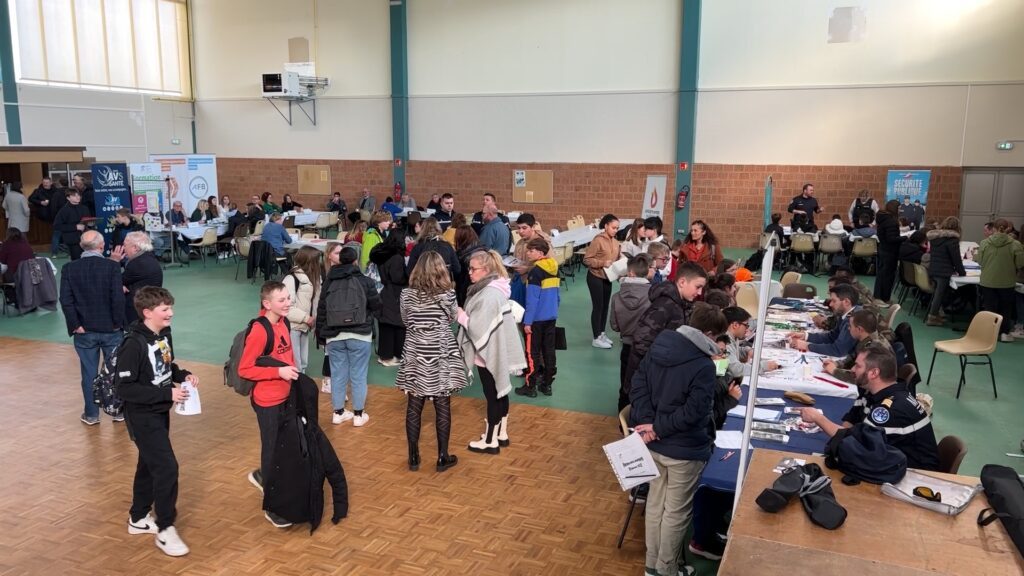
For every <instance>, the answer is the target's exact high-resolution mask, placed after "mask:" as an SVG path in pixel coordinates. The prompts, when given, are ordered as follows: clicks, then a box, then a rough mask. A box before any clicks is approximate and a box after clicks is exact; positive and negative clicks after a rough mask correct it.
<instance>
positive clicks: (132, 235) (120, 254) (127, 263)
mask: <svg viewBox="0 0 1024 576" xmlns="http://www.w3.org/2000/svg"><path fill="white" fill-rule="evenodd" d="M110 259H111V260H113V261H114V262H120V263H121V266H122V268H123V270H124V271H123V277H122V281H123V282H124V293H125V303H124V304H125V309H124V315H125V319H126V320H127V322H129V323H131V322H133V321H135V320H137V319H138V314H137V313H136V312H135V304H134V302H135V293H136V292H138V291H139V289H140V288H143V287H145V286H157V287H163V285H164V270H163V268H162V267H161V266H160V261H159V260H158V259H157V257H156V255H155V254H153V242H152V240H150V238H149V235H148V234H146V233H145V232H129V233H128V235H127V236H125V237H124V245H122V246H119V247H117V248H115V249H114V251H113V252H112V253H111V254H110Z"/></svg>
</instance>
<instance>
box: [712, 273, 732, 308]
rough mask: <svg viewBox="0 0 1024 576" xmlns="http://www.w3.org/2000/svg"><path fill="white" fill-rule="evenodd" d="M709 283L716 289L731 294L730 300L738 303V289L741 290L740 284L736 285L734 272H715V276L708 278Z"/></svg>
mask: <svg viewBox="0 0 1024 576" xmlns="http://www.w3.org/2000/svg"><path fill="white" fill-rule="evenodd" d="M708 285H710V286H711V287H712V288H714V289H716V290H721V291H722V292H725V293H726V294H728V295H729V301H730V302H732V303H733V304H735V303H736V291H737V290H739V286H737V285H736V277H735V276H733V275H732V273H730V272H719V273H718V274H715V276H714V278H711V279H709V280H708ZM731 305H732V304H730V306H731Z"/></svg>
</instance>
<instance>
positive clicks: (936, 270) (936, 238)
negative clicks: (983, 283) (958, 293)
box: [928, 230, 967, 278]
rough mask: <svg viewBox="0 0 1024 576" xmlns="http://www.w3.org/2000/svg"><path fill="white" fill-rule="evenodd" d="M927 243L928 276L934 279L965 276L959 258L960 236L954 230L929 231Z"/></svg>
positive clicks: (962, 262)
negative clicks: (928, 257)
mask: <svg viewBox="0 0 1024 576" xmlns="http://www.w3.org/2000/svg"><path fill="white" fill-rule="evenodd" d="M928 242H929V244H930V245H931V248H930V249H929V251H928V253H929V254H930V255H931V257H930V258H931V260H930V263H929V264H928V275H929V276H934V277H936V278H950V277H953V276H966V275H967V271H966V270H964V261H963V258H961V257H960V234H958V233H957V232H956V230H929V231H928Z"/></svg>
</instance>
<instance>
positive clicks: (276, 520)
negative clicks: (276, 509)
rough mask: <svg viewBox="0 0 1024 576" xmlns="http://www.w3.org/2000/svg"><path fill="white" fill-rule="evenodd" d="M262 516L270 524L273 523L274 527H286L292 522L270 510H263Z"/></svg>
mask: <svg viewBox="0 0 1024 576" xmlns="http://www.w3.org/2000/svg"><path fill="white" fill-rule="evenodd" d="M263 516H264V517H265V518H266V519H267V520H268V521H269V522H270V523H271V524H273V525H274V528H288V527H289V526H291V525H292V523H291V522H289V521H287V520H285V519H284V518H281V517H280V516H278V515H277V514H274V513H273V512H271V511H270V510H264V511H263Z"/></svg>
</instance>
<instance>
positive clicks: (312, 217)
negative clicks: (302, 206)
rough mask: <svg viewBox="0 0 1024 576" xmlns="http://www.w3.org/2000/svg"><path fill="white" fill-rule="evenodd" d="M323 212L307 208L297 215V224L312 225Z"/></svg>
mask: <svg viewBox="0 0 1024 576" xmlns="http://www.w3.org/2000/svg"><path fill="white" fill-rule="evenodd" d="M321 214H323V212H314V211H312V210H306V211H304V212H302V213H301V214H296V215H295V225H296V226H312V225H313V224H316V219H317V218H319V217H320V215H321Z"/></svg>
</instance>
